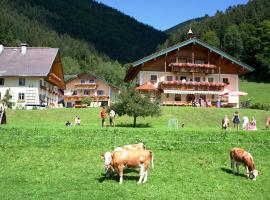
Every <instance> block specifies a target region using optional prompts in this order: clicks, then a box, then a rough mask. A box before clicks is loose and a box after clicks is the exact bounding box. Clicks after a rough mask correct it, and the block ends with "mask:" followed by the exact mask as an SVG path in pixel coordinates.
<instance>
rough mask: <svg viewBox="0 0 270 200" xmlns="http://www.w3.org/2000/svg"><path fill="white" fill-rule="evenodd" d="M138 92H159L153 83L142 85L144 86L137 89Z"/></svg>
mask: <svg viewBox="0 0 270 200" xmlns="http://www.w3.org/2000/svg"><path fill="white" fill-rule="evenodd" d="M136 90H146V91H149V90H157V89H156V88H155V87H154V86H153V85H152V84H151V83H145V84H142V85H140V86H138V87H136Z"/></svg>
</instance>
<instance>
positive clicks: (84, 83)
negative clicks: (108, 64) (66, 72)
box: [64, 73, 120, 108]
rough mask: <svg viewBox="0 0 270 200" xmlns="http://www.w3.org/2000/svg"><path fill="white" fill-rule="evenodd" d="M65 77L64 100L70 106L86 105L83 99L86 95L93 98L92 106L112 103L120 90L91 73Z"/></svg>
mask: <svg viewBox="0 0 270 200" xmlns="http://www.w3.org/2000/svg"><path fill="white" fill-rule="evenodd" d="M65 77H67V78H66V89H65V93H64V94H65V95H64V101H65V105H66V107H68V108H71V107H85V105H83V103H82V100H83V99H84V98H86V97H90V98H91V100H92V102H91V105H90V106H91V107H97V106H105V105H110V103H111V102H113V101H115V99H116V96H117V95H118V93H119V92H120V90H119V88H118V87H116V86H114V85H112V84H111V83H109V82H108V81H105V80H104V79H102V78H100V77H97V76H95V75H93V74H90V73H81V74H78V75H73V76H65Z"/></svg>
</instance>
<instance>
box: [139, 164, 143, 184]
mask: <svg viewBox="0 0 270 200" xmlns="http://www.w3.org/2000/svg"><path fill="white" fill-rule="evenodd" d="M143 177H144V164H141V165H140V179H139V181H138V184H141V183H142V179H143Z"/></svg>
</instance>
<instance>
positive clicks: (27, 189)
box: [0, 107, 270, 199]
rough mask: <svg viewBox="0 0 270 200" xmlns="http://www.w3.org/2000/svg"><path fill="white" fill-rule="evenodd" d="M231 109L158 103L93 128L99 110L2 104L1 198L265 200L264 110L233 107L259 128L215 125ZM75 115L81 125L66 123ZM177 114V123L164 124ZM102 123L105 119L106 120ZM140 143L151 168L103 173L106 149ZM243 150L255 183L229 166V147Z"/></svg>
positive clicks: (269, 153) (269, 141)
mask: <svg viewBox="0 0 270 200" xmlns="http://www.w3.org/2000/svg"><path fill="white" fill-rule="evenodd" d="M234 111H235V109H215V108H210V109H206V108H188V107H162V116H161V117H158V118H150V117H147V118H139V119H138V128H132V127H131V124H132V122H133V121H132V118H130V117H126V116H125V117H117V118H116V124H117V127H115V128H110V127H107V128H104V129H102V128H100V126H101V122H100V117H99V112H100V109H99V108H94V109H54V110H8V112H7V117H8V124H7V125H4V126H1V127H0V159H1V164H0V191H1V192H0V199H134V198H136V199H269V198H270V193H269V188H270V173H269V167H270V166H269V162H268V161H269V160H270V131H269V130H265V126H264V118H265V116H267V115H270V112H269V111H268V112H267V111H262V110H250V109H240V110H239V113H240V117H241V118H242V117H243V116H244V115H246V116H248V117H251V116H254V117H255V118H256V120H257V124H258V126H257V127H258V131H255V132H247V131H239V132H237V131H236V130H235V129H234V128H233V127H230V128H229V130H227V131H226V132H224V131H221V119H222V117H223V116H224V115H225V114H227V115H228V116H229V117H230V118H232V115H233V113H234ZM75 115H79V116H80V118H81V123H82V125H81V126H80V127H74V126H72V127H69V128H67V127H65V122H66V121H67V120H70V121H71V122H72V123H73V120H74V117H75ZM169 119H177V120H178V121H179V124H184V127H183V128H179V129H170V128H168V120H169ZM107 123H108V121H107ZM137 142H144V143H145V145H146V148H147V149H151V150H152V151H153V152H154V160H155V161H154V164H155V168H154V169H153V170H152V169H150V172H149V179H148V182H147V183H146V184H142V185H137V181H138V178H139V175H138V172H137V171H136V170H129V171H126V173H125V175H124V182H123V184H122V185H119V184H118V179H117V177H114V178H112V179H105V178H104V174H103V173H104V170H103V160H102V158H101V157H100V154H102V153H103V152H105V151H109V150H112V149H113V148H115V147H116V146H120V145H124V144H131V143H137ZM235 146H237V147H242V148H245V149H246V150H249V151H250V152H251V153H252V155H253V157H254V160H255V165H256V167H257V169H258V170H259V176H258V178H257V181H251V180H248V179H247V178H246V177H245V175H244V173H245V170H244V168H243V167H240V172H241V173H240V175H233V174H232V171H231V169H230V160H229V151H230V149H231V148H232V147H235Z"/></svg>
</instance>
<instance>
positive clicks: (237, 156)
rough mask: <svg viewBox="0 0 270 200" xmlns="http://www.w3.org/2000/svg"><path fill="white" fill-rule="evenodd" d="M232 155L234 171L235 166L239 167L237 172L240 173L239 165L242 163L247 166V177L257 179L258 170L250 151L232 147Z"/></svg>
mask: <svg viewBox="0 0 270 200" xmlns="http://www.w3.org/2000/svg"><path fill="white" fill-rule="evenodd" d="M230 157H231V167H232V170H233V173H235V172H234V169H235V167H236V168H237V173H238V174H239V165H240V164H242V165H244V166H245V167H246V171H247V178H251V179H252V180H254V181H255V180H256V177H257V176H258V171H257V170H256V169H255V165H254V160H253V157H252V155H251V154H250V153H248V152H246V151H245V150H244V149H241V148H236V147H235V148H232V149H231V151H230Z"/></svg>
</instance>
